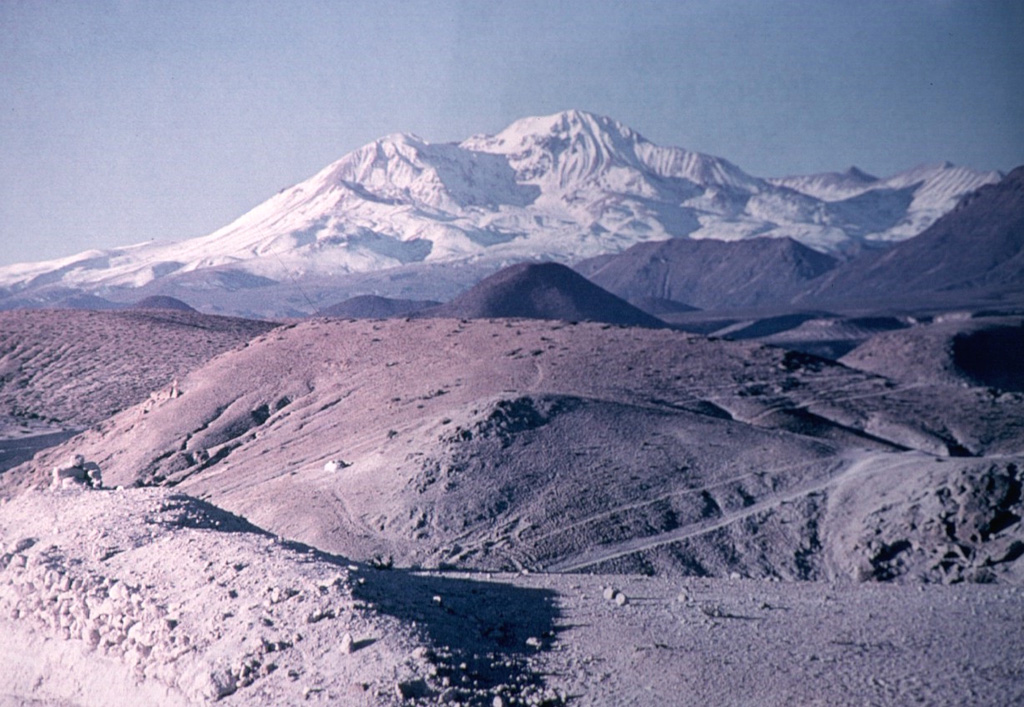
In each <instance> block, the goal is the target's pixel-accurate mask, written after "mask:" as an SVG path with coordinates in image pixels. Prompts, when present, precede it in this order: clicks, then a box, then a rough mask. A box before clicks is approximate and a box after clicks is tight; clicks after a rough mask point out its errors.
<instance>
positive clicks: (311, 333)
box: [3, 319, 1024, 581]
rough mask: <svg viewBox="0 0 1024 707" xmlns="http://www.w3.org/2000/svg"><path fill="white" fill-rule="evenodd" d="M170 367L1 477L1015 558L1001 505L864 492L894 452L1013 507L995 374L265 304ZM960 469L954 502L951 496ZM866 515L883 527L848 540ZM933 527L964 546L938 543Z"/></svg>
mask: <svg viewBox="0 0 1024 707" xmlns="http://www.w3.org/2000/svg"><path fill="white" fill-rule="evenodd" d="M239 371H245V375H244V376H240V375H239V373H238V372H239ZM181 391H182V394H181V396H180V397H178V398H172V399H167V400H161V401H156V402H152V401H151V402H149V403H147V404H146V405H143V406H137V407H135V408H131V409H129V410H127V411H125V412H123V413H120V414H118V415H116V416H114V417H112V418H110V419H109V420H108V421H107V422H105V423H104V424H103V425H102V426H100V427H99V428H97V429H94V430H92V431H90V432H87V433H85V434H83V435H82V436H80V437H78V438H76V439H74V440H72V441H70V442H69V443H67V444H66V445H65V446H63V447H58V448H56V449H54V450H52V451H49V452H44V453H43V454H41V455H40V456H39V457H38V458H37V459H36V460H35V462H34V463H33V464H32V465H30V466H25V467H22V468H19V469H17V470H14V471H13V472H11V473H9V474H7V475H5V476H4V478H3V484H4V487H5V493H6V494H12V493H16V492H17V488H19V487H24V486H25V485H26V484H31V483H37V482H42V481H44V480H45V479H46V470H48V469H49V468H50V466H52V465H54V464H56V463H59V462H60V461H61V460H62V459H63V458H65V457H66V456H67V455H68V454H69V453H70V451H71V450H74V451H76V452H77V453H81V454H84V455H85V456H86V457H87V458H88V459H90V460H92V461H95V462H97V463H98V464H99V465H100V466H101V468H102V469H103V472H104V477H105V479H106V480H107V482H108V483H111V484H122V485H126V486H130V485H133V484H139V483H141V484H155V485H161V484H162V485H174V486H175V487H176V488H178V489H180V490H182V491H184V492H187V493H190V494H194V495H198V496H201V497H203V498H206V499H208V500H209V501H211V502H212V503H214V504H216V505H217V506H220V507H223V508H225V509H227V510H229V511H231V512H233V513H237V514H239V515H241V516H243V517H245V518H247V519H249V520H250V521H251V522H253V523H256V524H257V525H259V526H261V527H263V528H266V529H267V530H269V531H271V532H274V533H278V534H281V535H283V536H286V537H290V538H295V539H297V540H301V541H302V542H307V543H310V544H312V545H315V546H316V547H319V548H322V549H325V550H328V551H330V552H336V553H339V554H343V555H345V556H348V557H352V558H356V559H362V560H370V559H372V558H374V557H377V558H391V559H392V560H393V561H394V562H396V563H398V564H400V565H403V566H408V565H420V566H448V565H451V566H456V567H462V568H475V569H490V570H499V569H511V568H520V567H522V568H529V569H535V570H536V569H567V570H605V571H607V570H615V571H630V572H655V573H659V574H666V575H668V576H677V575H684V574H697V575H713V576H721V575H727V574H729V573H731V572H739V573H740V574H742V575H746V576H753V577H780V578H787V579H796V578H804V579H815V578H825V577H838V576H843V577H854V576H860V575H863V576H864V577H868V578H870V577H874V576H879V577H883V576H884V577H886V578H900V579H904V580H908V581H909V580H914V581H918V580H922V579H924V580H927V581H951V580H954V579H958V578H959V579H964V578H976V579H981V578H984V577H990V576H991V577H992V578H995V577H998V576H1000V575H1002V574H1006V573H1009V575H1011V576H1016V574H1017V573H1018V572H1019V568H1018V566H1017V564H1016V562H1015V559H1016V556H1015V552H1016V551H1015V550H1014V549H1013V548H1016V547H1017V545H1015V543H1018V542H1019V538H1018V535H1019V533H1020V527H1019V524H1014V523H1011V524H1010V526H1007V528H1002V527H1000V529H999V530H1000V533H999V534H998V537H996V535H997V533H995V532H994V531H993V532H991V533H990V532H989V531H985V532H984V533H982V534H981V535H979V534H978V532H968V531H967V530H964V531H963V532H962V533H961V531H959V530H956V529H955V528H954V530H952V531H950V530H949V529H948V527H947V526H941V525H938V526H935V527H931V528H929V529H924V530H923V529H921V527H917V526H915V527H917V530H911V529H910V525H913V524H909V525H903V524H902V521H892V520H891V519H890V518H889V517H888V516H886V517H885V518H883V519H881V520H879V519H877V518H875V516H874V515H873V514H874V513H875V512H876V511H879V512H880V509H882V508H883V507H884V508H886V509H888V510H889V511H890V512H893V513H895V512H896V511H894V510H893V509H894V508H896V507H897V506H898V505H899V504H896V506H894V504H893V502H892V501H891V500H890V501H887V502H883V499H882V497H881V496H878V495H876V488H877V483H875V479H877V478H887V477H889V476H891V475H893V474H898V475H899V477H900V478H901V479H910V480H913V481H914V482H915V483H920V484H923V488H926V489H933V490H934V489H938V488H941V487H945V486H946V485H950V486H951V488H959V486H957V484H958V483H959V481H958V480H961V479H970V478H974V477H978V478H981V477H984V478H989V477H991V479H992V483H991V484H987V482H986V483H985V484H982V485H981V488H982V489H989V490H988V491H986V490H981V491H975V490H972V491H970V492H969V493H968V495H970V494H974V493H977V494H980V495H979V496H978V497H977V498H974V497H973V496H971V499H972V500H970V504H972V507H974V508H977V509H980V510H978V518H974V516H973V515H972V516H971V518H972V519H966V520H963V521H962V522H964V523H967V524H968V525H969V524H971V523H975V524H978V523H980V524H981V525H982V526H985V527H988V526H986V524H991V523H992V522H994V521H993V520H992V519H993V517H994V516H995V515H999V514H1000V513H1002V512H1003V511H1004V510H1005V511H1006V513H1009V514H1010V515H1011V516H1013V515H1014V514H1016V515H1018V516H1019V515H1020V513H1019V509H1017V506H1018V505H1019V504H1020V499H1019V497H1017V498H1016V499H1015V498H1014V497H1013V494H1012V493H1011V494H1010V495H1009V496H1006V497H1005V498H1004V496H1003V495H1000V493H999V492H997V491H992V490H991V489H1001V488H1004V487H1006V488H1017V487H1019V483H1020V478H1019V474H1020V468H1021V465H1020V462H1019V455H1020V454H1021V453H1022V452H1024V430H1022V429H1021V428H1020V426H1019V425H1018V424H1017V422H1016V421H1017V420H1019V419H1024V414H1022V412H1024V398H1022V396H1021V395H1019V394H1016V393H1005V394H1002V395H998V396H993V395H992V394H991V393H990V392H989V390H987V389H984V388H971V387H964V386H961V385H955V386H950V385H946V384H944V383H934V384H925V383H920V382H919V383H915V384H912V385H900V384H898V383H894V382H892V381H890V380H889V379H886V378H881V377H878V376H875V375H871V374H868V373H861V372H857V371H854V370H851V369H849V368H846V367H844V366H841V365H837V364H832V363H829V362H827V361H824V360H822V359H817V358H814V357H809V356H804V355H801V354H793V353H788V352H785V351H783V350H780V349H774V348H771V347H765V346H761V345H758V344H746V343H741V342H726V341H710V340H706V339H703V338H700V337H691V336H687V335H683V334H679V333H675V332H669V331H657V330H645V329H635V328H616V327H611V326H610V325H599V324H579V325H570V324H565V323H550V322H537V321H527V320H518V321H517V320H495V321H487V320H478V321H465V322H460V321H452V320H444V319H436V320H422V321H386V322H340V321H311V322H308V323H303V324H300V325H296V326H292V327H285V328H279V329H276V330H274V331H272V332H269V333H267V334H265V335H263V336H261V337H259V338H257V339H256V340H254V341H253V342H252V343H251V344H250V345H249V346H248V347H246V348H244V349H240V350H237V351H234V352H232V353H230V354H227V355H223V356H220V357H218V358H216V359H214V360H212V361H211V362H210V363H209V364H207V365H206V366H205V367H203V368H201V369H199V370H196V371H194V372H193V373H192V374H190V375H189V376H187V377H186V378H185V379H183V380H182V381H181ZM939 401H941V403H940V402H939ZM960 457H962V458H960ZM989 457H992V458H993V459H996V458H997V457H998V460H993V461H988V458H989ZM936 459H938V460H939V461H936ZM327 465H329V466H327ZM897 470H898V471H897ZM907 483H908V484H909V483H911V482H910V481H907ZM986 484H987V485H986ZM911 485H913V484H911ZM1007 485H1009V486H1007ZM1015 485H1016V486H1015ZM967 488H971V489H973V488H974V485H973V484H969V485H968V487H967ZM990 491H991V494H990V493H989V492H990ZM840 492H842V493H844V494H846V498H847V500H846V501H845V502H844V503H843V504H842V505H841V506H839V507H837V508H835V509H833V508H832V506H831V499H832V498H833V497H834V496H835V495H836V494H838V493H840ZM959 493H960V492H959V491H956V492H955V493H953V496H951V500H950V503H951V504H952V505H951V508H953V507H955V506H956V504H958V503H959V504H966V503H968V500H969V499H967V498H966V497H964V498H961V497H960V496H958V495H957V494H959ZM964 493H967V492H966V491H965V492H964ZM987 494H988V495H987ZM271 501H272V502H271ZM1006 504H1009V505H1008V506H1007V507H1006V508H1003V506H1006ZM911 505H912V504H911ZM901 512H902V511H901ZM906 512H908V513H909V512H910V511H909V510H907V511H906ZM986 514H987V515H986ZM1000 517H1002V516H1000ZM872 519H874V520H872ZM979 519H980V520H979ZM876 521H877V522H878V523H882V524H883V525H885V527H886V528H889V529H891V530H892V532H893V533H895V534H896V535H897V536H898V537H893V538H892V545H893V546H894V547H896V548H898V551H892V550H891V548H889V546H888V545H887V546H885V547H882V546H879V545H878V544H877V543H873V542H868V540H869V539H870V538H873V537H875V535H876V534H879V533H882V531H881V530H879V528H876V527H875V525H873V523H875V522H876ZM1002 522H1003V521H998V522H997V523H996V524H997V525H998V524H999V523H1002ZM955 525H956V524H955V523H954V526H955ZM890 526H891V528H890ZM965 527H966V526H965ZM993 527H994V526H993ZM886 532H889V531H888V530H886ZM948 532H953V533H954V535H955V536H956V537H958V538H959V542H962V543H964V544H965V545H966V546H969V547H970V548H971V551H970V553H969V554H970V558H971V559H969V560H968V559H964V560H962V561H958V562H953V563H951V564H948V565H943V563H942V555H943V553H945V552H946V550H945V548H946V543H947V542H948V539H949V538H948V537H947V535H946V533H948ZM834 533H835V534H834ZM958 533H961V534H962V535H963V537H962V538H960V535H958ZM972 536H973V539H971V538H972ZM838 538H842V540H841V541H839V540H837V539H838ZM904 542H905V543H906V544H905V545H904V544H903V543H904Z"/></svg>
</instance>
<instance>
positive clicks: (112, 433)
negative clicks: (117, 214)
mask: <svg viewBox="0 0 1024 707" xmlns="http://www.w3.org/2000/svg"><path fill="white" fill-rule="evenodd" d="M44 314H49V313H44ZM7 316H14V315H7ZM26 316H39V315H37V314H27V315H26ZM124 316H125V315H124V314H123V313H116V314H115V313H97V314H90V315H89V317H90V318H89V319H84V318H83V319H82V320H81V321H80V323H81V322H85V328H84V329H81V328H80V329H78V330H76V331H78V333H79V336H78V338H77V339H76V340H87V339H90V338H96V333H97V332H106V334H107V335H108V338H112V337H109V335H110V333H111V332H114V331H117V332H120V335H119V337H117V340H119V341H122V342H125V341H128V340H130V339H131V336H130V331H131V329H130V328H131V327H132V326H138V321H137V320H126V319H117V318H116V317H124ZM173 316H175V317H180V316H198V315H191V314H188V313H181V314H174V315H173ZM982 319H983V320H984V321H981V320H977V321H976V320H975V319H972V318H971V317H964V318H956V317H954V318H952V319H946V320H944V321H936V322H934V323H931V324H928V325H913V326H910V325H908V326H905V327H902V328H900V329H893V330H889V331H885V332H883V333H880V334H877V335H872V336H871V337H870V338H869V339H868V341H867V343H865V344H862V345H861V346H860V347H858V348H855V349H854V350H853V351H852V352H850V353H848V354H847V355H846V356H845V357H844V358H843V359H842V362H841V363H837V362H834V361H829V360H826V359H821V358H817V357H815V356H809V355H806V354H799V353H793V352H789V351H786V350H784V349H781V348H776V347H772V346H765V345H763V344H761V343H758V342H756V341H738V342H735V341H724V340H716V339H708V338H705V337H702V336H696V335H690V334H685V333H681V332H677V331H668V330H651V329H635V328H628V327H615V326H610V325H607V324H596V323H589V324H588V323H580V324H573V323H568V322H553V321H535V320H534V321H530V320H475V321H471V320H448V319H433V320H421V321H416V320H412V321H406V320H389V321H345V320H312V321H307V322H302V323H296V324H292V325H288V326H284V327H279V328H276V329H272V330H267V329H266V328H265V327H264V328H263V329H262V330H259V331H255V332H254V333H253V334H252V336H251V337H249V338H248V339H245V336H244V332H243V331H241V330H234V331H233V332H232V333H230V336H228V335H225V336H224V337H223V339H218V338H216V337H213V338H211V339H209V340H207V337H208V336H211V335H208V334H207V333H205V330H203V329H201V328H196V327H191V328H186V329H183V330H181V331H182V332H193V333H194V332H200V333H199V334H198V336H199V337H201V338H202V339H203V340H204V341H205V344H204V345H211V346H212V348H210V349H209V350H207V349H203V351H205V353H203V355H202V356H200V357H199V358H198V359H196V360H195V361H194V362H193V363H191V364H186V363H185V359H183V358H181V356H183V355H184V354H183V353H181V352H178V353H174V351H175V350H176V349H175V346H177V347H179V348H181V349H188V348H189V347H190V346H191V345H192V343H193V342H192V340H191V339H189V336H190V334H188V333H181V334H180V336H178V337H177V338H176V337H175V336H173V335H172V332H171V330H168V334H167V336H168V338H167V339H166V340H164V341H165V345H163V346H162V347H161V351H164V350H166V351H168V352H171V353H170V354H169V355H168V356H167V357H166V358H167V359H168V361H178V362H179V363H180V365H181V366H182V367H189V366H190V368H189V370H188V371H186V372H185V373H183V374H181V375H180V376H178V374H177V373H173V374H172V373H171V368H173V366H170V363H169V362H168V361H165V362H163V363H161V364H160V365H159V366H157V365H156V364H150V366H149V367H145V368H144V370H147V371H151V372H152V373H153V376H155V377H153V378H152V380H150V379H149V378H146V379H145V380H146V381H150V382H153V388H152V389H151V390H149V391H148V392H145V393H142V392H141V391H136V392H133V393H131V394H129V392H131V391H128V392H126V390H127V389H126V388H124V387H123V386H115V385H112V386H108V387H105V386H104V385H102V381H103V380H104V377H105V376H109V377H112V378H111V380H116V379H118V378H119V377H121V376H123V375H125V373H124V369H123V366H124V365H126V364H124V363H122V362H121V361H119V360H118V357H117V356H116V355H115V353H114V352H116V351H117V350H118V348H117V347H112V346H107V347H100V348H98V349H97V351H98V352H99V353H98V354H94V358H93V360H92V362H91V363H88V362H86V361H82V360H81V357H80V356H79V355H78V354H77V353H76V354H75V355H73V356H72V355H70V353H69V351H70V350H68V349H67V346H68V345H69V344H67V342H66V341H65V340H64V339H63V338H62V337H61V336H59V335H58V333H59V332H58V330H57V329H54V330H53V332H54V333H53V334H52V335H51V336H50V337H49V338H47V336H46V335H45V331H46V330H45V329H44V328H32V327H31V326H29V325H27V324H26V325H24V327H23V328H22V329H21V330H20V331H22V332H23V338H24V339H25V340H26V341H27V340H28V336H29V332H34V336H35V337H36V338H35V339H33V341H34V342H35V343H34V344H33V345H32V346H31V347H27V346H21V347H15V348H10V347H9V348H10V351H8V353H7V354H6V358H5V359H4V360H5V361H7V362H8V368H9V371H10V373H9V374H8V377H7V378H6V379H5V380H4V386H3V388H0V392H2V393H3V394H4V396H6V397H5V398H4V399H5V400H9V401H12V404H20V405H26V404H28V403H30V402H31V403H32V405H37V406H40V407H39V409H40V410H42V409H45V405H46V403H47V401H51V402H53V404H54V407H53V409H54V410H58V411H60V415H59V416H58V415H54V419H55V420H57V422H58V423H60V424H58V425H57V426H58V427H60V425H61V424H64V423H65V422H66V421H67V420H71V419H78V418H75V417H74V415H85V414H98V413H95V410H99V409H104V410H106V409H107V407H110V409H111V410H113V411H114V412H113V414H110V415H109V416H100V417H98V418H97V421H96V422H95V423H90V424H92V427H91V428H90V429H89V430H87V431H86V432H84V433H82V434H79V435H76V436H75V437H73V438H71V439H67V440H66V441H63V443H62V444H58V445H57V446H53V447H51V448H48V449H45V450H43V451H41V452H39V453H38V454H36V456H35V458H34V459H33V460H32V461H30V462H26V463H23V464H21V465H19V466H16V467H15V468H12V469H10V470H9V471H7V472H5V473H3V474H2V475H0V499H3V500H2V502H0V543H2V547H0V551H2V552H0V557H2V561H0V566H2V568H3V569H2V570H0V623H2V624H3V626H0V631H2V635H4V636H9V637H10V638H9V639H7V640H2V641H0V653H2V656H3V660H4V663H5V667H6V668H7V669H6V670H5V672H4V677H3V678H2V679H0V695H3V696H4V697H3V699H6V701H7V703H9V704H25V703H27V704H32V703H33V702H34V703H36V704H53V705H65V704H70V705H78V704H81V705H86V704H125V703H139V704H201V703H207V702H213V701H223V702H225V703H229V704H230V703H232V702H233V703H237V704H247V705H248V704H257V705H260V704H263V705H278V704H304V703H306V702H323V703H325V704H326V703H341V704H436V703H449V704H451V703H455V704H458V703H461V704H478V705H490V706H492V707H493V706H494V705H512V704H549V705H558V704H563V703H564V704H586V705H608V704H615V705H619V704H636V705H647V704H709V703H711V704H714V703H718V704H751V703H753V704H768V705H772V704H792V703H797V704H830V705H831V704H892V705H898V704H907V703H921V704H966V703H969V704H992V705H1002V704H1013V703H1016V702H1019V701H1020V700H1021V699H1024V694H1022V692H1021V688H1020V685H1022V684H1024V680H1022V671H1024V661H1022V659H1021V657H1020V656H1021V655H1022V651H1021V648H1022V647H1024V640H1022V638H1024V624H1022V623H1021V622H1020V621H1019V617H1020V616H1021V615H1024V611H1022V610H1024V594H1022V593H1021V587H1022V586H1024V560H1022V557H1024V530H1022V527H1021V526H1022V524H1021V522H1020V521H1021V518H1022V517H1024V499H1022V496H1024V494H1022V481H1024V471H1022V470H1024V424H1022V422H1021V421H1022V420H1024V394H1022V393H1021V392H1020V390H1021V387H1020V385H1019V383H1020V382H1021V379H1020V371H1018V370H1017V368H1016V367H1015V366H1014V364H1012V363H1011V364H1003V363H1000V362H1001V361H1004V359H1005V351H1004V349H1005V348H1006V346H1009V347H1010V348H1011V349H1012V348H1013V346H1014V345H1015V343H1014V342H1016V341H1017V339H1016V338H1014V337H1017V336H1018V331H1019V330H1020V320H1019V317H1018V318H1013V317H1010V318H1007V317H989V318H982ZM76 321H78V320H76ZM146 321H147V322H152V319H149V320H146ZM150 325H151V324H150V323H147V324H146V326H150ZM179 325H180V322H179V323H178V324H175V326H179ZM19 326H21V325H19ZM126 326H127V327H128V329H124V327H126ZM161 326H163V324H161ZM261 326H262V325H261ZM40 332H42V333H40ZM232 337H237V339H244V340H243V341H240V342H238V343H236V344H232V345H231V346H228V342H229V340H230V339H231V338H232ZM218 342H220V343H218ZM1007 342H1009V343H1007ZM213 344H216V346H213ZM220 346H223V347H224V348H223V349H220V350H217V351H215V349H217V348H218V347H220ZM1000 347H1002V348H1000ZM129 349H130V347H129ZM75 351H78V350H77V349H76V350H75ZM130 351H136V353H135V354H133V355H138V356H141V357H143V358H145V347H144V346H142V345H141V344H140V345H139V346H138V348H137V349H130ZM158 353H159V352H158ZM83 367H84V368H83ZM164 369H167V370H164ZM60 371H64V372H65V373H67V372H69V371H78V374H79V375H80V376H81V381H80V382H76V381H77V379H76V378H75V377H71V378H67V377H66V378H64V379H63V380H64V383H63V385H61V384H60V383H59V379H58V375H57V374H58V373H59V372H60ZM157 371H159V375H158V373H157ZM993 372H994V373H993ZM990 373H992V374H993V375H995V377H994V378H991V377H990V378H985V376H986V375H989V374H990ZM171 376H174V377H171ZM175 380H176V383H175ZM17 381H25V384H24V385H22V384H20V383H18V382H17ZM143 384H144V382H143V383H139V384H138V385H143ZM71 402H77V405H78V407H80V408H82V409H83V410H86V411H89V410H92V411H94V412H90V413H86V412H75V410H76V408H75V406H74V405H71ZM104 406H106V407H104ZM32 409H35V408H32ZM118 410H119V411H118ZM83 419H84V418H83ZM36 423H37V424H43V423H45V424H50V423H49V422H48V421H47V420H37V421H36ZM40 429H42V428H40ZM61 429H63V428H61ZM47 430H49V431H53V430H50V428H47ZM56 432H57V433H60V429H58V430H56ZM28 436H29V437H30V438H31V437H32V435H31V434H29V435H28ZM23 438H24V436H23ZM11 439H14V438H13V437H11ZM11 439H9V440H8V441H6V442H5V443H4V446H5V447H13V446H16V444H15V445H12V444H11ZM55 441H56V440H55ZM15 443H17V440H15ZM73 455H83V457H84V458H83V459H80V460H75V461H73V462H70V463H69V457H72V456H73ZM94 464H95V465H98V467H99V469H101V470H102V488H88V487H87V486H86V485H84V484H79V483H75V482H73V481H60V480H58V483H57V484H53V483H52V481H51V479H52V476H51V469H53V468H54V467H61V468H63V469H64V470H65V471H64V472H62V474H63V475H64V476H66V477H73V476H76V475H77V476H82V477H83V478H84V477H85V471H86V469H87V468H89V469H92V468H95V467H93V466H92V465H94ZM0 704H4V703H3V702H0Z"/></svg>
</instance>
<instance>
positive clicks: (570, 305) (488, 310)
mask: <svg viewBox="0 0 1024 707" xmlns="http://www.w3.org/2000/svg"><path fill="white" fill-rule="evenodd" d="M418 316H429V317H451V318H454V319H497V318H502V317H521V318H525V319H560V320H564V321H592V322H606V323H609V324H621V325H625V326H641V327H649V328H659V327H663V326H665V323H664V322H662V321H661V320H660V319H658V318H656V317H653V316H651V315H650V314H647V313H646V312H643V311H641V310H640V309H637V308H636V307H634V306H633V305H631V304H629V303H628V302H626V301H625V300H623V299H620V298H619V297H616V296H615V295H613V294H612V293H610V292H608V291H607V290H604V289H601V288H600V287H598V286H597V285H595V284H594V283H592V282H590V281H589V280H587V279H586V278H585V277H583V276H582V275H580V274H579V273H577V272H575V271H574V270H572V269H570V268H568V267H566V266H564V265H559V264H557V263H519V264H517V265H512V266H510V267H507V268H505V269H503V270H499V271H498V272H496V273H494V274H493V275H491V276H489V277H486V278H484V279H483V280H481V281H480V282H479V283H477V284H476V285H475V286H474V287H472V288H471V289H469V290H467V291H466V292H464V293H463V294H461V295H459V296H458V297H456V298H455V299H453V300H452V301H450V302H448V303H447V304H443V305H441V306H439V307H433V308H431V309H428V310H424V311H422V312H420V313H419V314H418Z"/></svg>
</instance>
